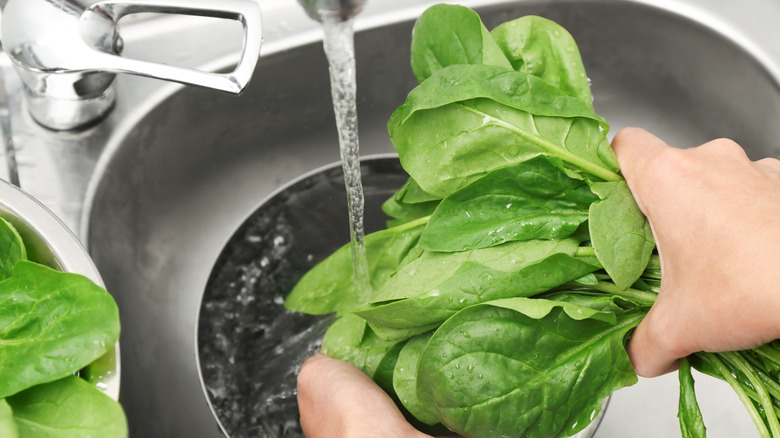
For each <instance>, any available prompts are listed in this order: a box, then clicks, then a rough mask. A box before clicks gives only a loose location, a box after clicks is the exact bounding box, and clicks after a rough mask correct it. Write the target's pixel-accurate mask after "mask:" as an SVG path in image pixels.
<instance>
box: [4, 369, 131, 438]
mask: <svg viewBox="0 0 780 438" xmlns="http://www.w3.org/2000/svg"><path fill="white" fill-rule="evenodd" d="M8 403H9V404H10V405H11V407H12V408H13V412H14V417H15V419H16V423H17V425H18V426H19V433H20V436H22V437H25V438H106V437H111V438H124V437H127V436H128V430H127V421H126V419H125V414H124V412H123V411H122V407H121V406H120V405H119V403H117V402H115V401H113V400H111V398H110V397H108V396H107V395H105V394H103V393H102V392H100V390H99V389H97V388H96V387H95V386H93V385H91V384H89V383H87V382H86V381H84V380H82V379H80V378H78V377H75V376H69V377H65V378H64V379H61V380H57V381H54V382H51V383H46V384H43V385H38V386H34V387H32V388H30V389H27V390H25V391H23V392H21V393H19V394H16V395H14V396H12V397H9V398H8Z"/></svg>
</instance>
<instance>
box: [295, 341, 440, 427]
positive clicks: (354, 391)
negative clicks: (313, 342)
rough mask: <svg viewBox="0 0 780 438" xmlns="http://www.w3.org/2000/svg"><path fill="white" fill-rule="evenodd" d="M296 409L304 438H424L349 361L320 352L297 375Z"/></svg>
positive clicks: (383, 393)
mask: <svg viewBox="0 0 780 438" xmlns="http://www.w3.org/2000/svg"><path fill="white" fill-rule="evenodd" d="M298 409H299V411H300V415H301V427H302V428H303V432H304V434H305V435H306V437H308V438H332V437H340V438H350V437H383V438H384V437H388V438H391V437H399V438H400V437H414V438H418V437H426V436H427V435H424V434H422V433H420V432H418V431H417V430H415V429H414V428H413V427H412V426H411V425H410V424H409V423H408V422H406V420H405V419H404V417H403V415H402V414H401V412H400V411H399V410H398V408H397V407H396V405H395V403H394V402H393V401H392V400H391V399H390V397H389V396H388V395H387V394H386V393H385V392H384V391H382V389H381V388H379V386H377V385H376V383H374V382H373V381H372V380H371V379H370V378H369V377H368V376H367V375H365V374H364V373H362V372H361V371H360V370H358V369H357V368H355V367H354V366H353V365H352V364H349V363H347V362H342V361H340V360H336V359H331V358H329V357H326V356H323V355H320V354H318V355H315V356H313V357H311V358H309V359H308V360H307V361H306V362H305V363H304V364H303V366H302V367H301V371H300V373H299V374H298Z"/></svg>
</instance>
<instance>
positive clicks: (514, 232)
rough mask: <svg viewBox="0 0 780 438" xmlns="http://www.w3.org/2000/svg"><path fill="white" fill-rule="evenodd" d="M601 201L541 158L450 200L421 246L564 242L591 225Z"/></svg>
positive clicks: (494, 174) (502, 170) (447, 248)
mask: <svg viewBox="0 0 780 438" xmlns="http://www.w3.org/2000/svg"><path fill="white" fill-rule="evenodd" d="M596 200H598V197H597V196H596V195H594V194H593V192H592V191H591V190H590V187H589V186H588V184H587V183H586V182H585V181H584V180H583V179H581V178H572V177H571V176H569V174H568V173H567V172H566V170H565V169H564V167H563V164H562V163H561V161H560V160H558V159H555V158H552V157H546V156H537V157H533V158H530V159H528V160H526V161H521V162H519V163H517V164H514V165H511V166H507V167H503V168H499V169H496V170H494V171H492V172H490V173H488V174H487V175H485V176H484V177H482V178H480V179H478V180H476V181H474V182H472V183H471V184H469V185H468V186H466V187H464V188H462V189H460V190H458V191H457V192H455V193H453V194H451V195H449V196H447V197H446V198H444V200H442V201H441V203H440V204H439V206H438V207H437V208H436V211H435V212H434V214H433V215H432V216H431V218H430V219H429V220H428V225H426V227H425V230H424V231H423V233H422V236H421V237H420V245H421V246H422V247H423V248H425V249H429V250H434V251H463V250H468V249H474V248H485V247H489V246H494V245H497V244H501V243H504V242H507V241H513V240H531V239H560V238H564V237H568V236H570V235H572V234H573V233H574V232H575V231H577V228H578V227H579V226H580V225H581V224H582V223H583V222H585V221H586V220H587V219H588V208H589V207H590V204H591V203H592V202H593V201H596Z"/></svg>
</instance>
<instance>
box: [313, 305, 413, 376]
mask: <svg viewBox="0 0 780 438" xmlns="http://www.w3.org/2000/svg"><path fill="white" fill-rule="evenodd" d="M398 342H399V341H384V340H382V339H380V338H379V337H378V336H376V334H374V332H373V331H371V329H369V328H367V327H366V322H365V320H363V319H361V318H359V317H357V316H355V315H351V314H345V315H344V316H342V317H341V318H339V319H338V320H336V322H334V323H333V325H331V326H330V327H329V328H328V331H327V332H325V338H324V339H323V341H322V353H323V354H325V355H326V356H328V357H332V358H334V359H339V360H343V361H345V362H349V363H351V364H352V365H355V367H357V368H358V369H359V370H360V371H363V372H364V373H366V374H367V375H368V376H369V377H371V378H373V377H374V375H375V373H376V371H377V369H378V368H379V365H380V364H381V362H382V360H383V359H384V357H385V356H386V355H387V354H388V353H389V352H390V351H391V350H392V348H393V347H394V346H395V345H396V344H398Z"/></svg>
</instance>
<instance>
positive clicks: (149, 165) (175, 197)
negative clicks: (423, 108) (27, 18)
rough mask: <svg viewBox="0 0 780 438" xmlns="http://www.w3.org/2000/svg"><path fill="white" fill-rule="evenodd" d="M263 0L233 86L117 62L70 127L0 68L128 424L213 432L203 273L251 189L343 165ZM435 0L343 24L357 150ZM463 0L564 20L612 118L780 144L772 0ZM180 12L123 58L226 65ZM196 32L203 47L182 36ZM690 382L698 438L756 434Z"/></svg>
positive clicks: (721, 392) (298, 41) (369, 147)
mask: <svg viewBox="0 0 780 438" xmlns="http://www.w3.org/2000/svg"><path fill="white" fill-rule="evenodd" d="M259 3H260V5H261V7H262V8H263V11H264V15H265V17H266V24H265V27H264V33H265V44H264V46H263V54H262V58H263V59H262V60H261V62H260V63H259V64H258V69H257V71H256V73H255V76H256V77H255V79H254V80H253V81H252V83H251V84H250V85H249V86H248V87H247V89H246V91H245V92H244V93H243V94H242V95H241V96H239V97H236V96H229V95H222V94H218V95H217V94H214V93H210V92H207V91H204V90H199V89H182V88H181V87H180V86H177V85H170V84H167V85H165V84H162V83H159V81H150V80H147V79H144V78H138V77H131V76H121V77H119V78H118V79H117V93H118V94H119V99H118V100H117V105H116V108H115V110H114V111H113V113H112V114H110V115H109V116H108V117H107V119H106V120H105V122H104V123H102V124H101V125H99V126H97V127H94V128H92V129H90V130H88V131H85V132H82V133H78V134H73V133H53V132H50V131H47V130H45V129H43V128H41V127H40V126H38V125H37V124H36V123H34V122H33V121H32V120H31V118H30V117H29V115H27V114H26V111H25V108H24V106H25V104H24V103H23V101H22V93H21V91H20V90H22V89H23V88H22V86H21V84H20V81H19V79H18V78H17V77H15V75H13V74H8V72H9V71H10V69H9V68H7V66H6V64H4V63H2V62H0V66H1V67H3V68H2V73H3V75H4V80H5V87H6V91H7V105H8V108H9V110H10V116H11V117H10V128H11V131H12V135H11V137H12V140H13V143H14V145H15V148H16V149H15V152H16V157H17V160H18V162H19V169H18V170H19V179H20V182H21V185H22V187H23V188H25V190H27V191H28V192H30V193H32V194H33V195H34V196H36V197H37V198H38V199H39V200H41V201H43V202H44V203H45V204H46V205H48V206H49V207H50V208H51V209H52V210H53V211H55V213H56V214H57V215H59V216H60V217H61V218H63V219H64V220H65V222H66V223H67V224H68V225H69V226H70V227H72V228H73V229H77V230H80V232H81V234H80V235H81V236H82V237H83V238H86V237H88V238H89V245H88V248H90V252H91V254H92V256H93V258H94V260H95V262H96V264H97V265H98V267H99V268H100V271H101V274H102V275H103V278H104V279H105V281H106V284H107V286H108V289H109V291H111V292H112V294H114V296H115V297H116V299H117V301H118V303H119V305H120V312H121V316H122V319H123V334H122V336H123V337H122V341H121V342H122V349H123V383H122V384H123V391H122V402H123V403H124V405H125V408H126V410H127V413H128V418H129V421H130V426H131V430H132V433H133V436H144V437H147V436H148V437H157V436H159V437H168V436H187V437H195V438H199V437H209V438H210V437H218V436H220V433H219V431H218V427H217V424H216V421H215V420H214V419H213V417H212V416H211V413H210V411H209V407H208V404H207V402H206V398H205V396H204V395H203V392H202V390H201V387H200V382H199V379H198V373H197V367H196V364H195V323H196V317H197V314H198V311H199V308H198V305H199V302H200V298H201V295H202V293H203V289H204V287H205V285H206V282H207V280H208V275H209V272H210V271H211V269H212V267H213V264H214V261H215V260H216V258H217V255H218V254H219V252H220V251H221V250H222V248H223V246H224V244H225V242H227V241H228V239H229V237H230V236H231V235H232V233H233V232H234V231H235V230H236V229H237V228H238V226H239V225H240V224H241V223H243V221H244V219H245V218H246V217H247V215H248V214H249V213H250V212H251V211H254V209H255V208H256V207H257V205H258V202H260V200H262V199H263V198H265V197H266V196H267V195H268V194H270V193H272V192H274V191H275V190H276V189H277V188H278V187H280V186H282V185H283V184H284V183H286V182H287V181H290V180H292V179H294V178H295V177H297V176H298V175H302V174H304V173H306V172H308V171H310V170H312V169H315V168H318V167H319V166H321V165H324V164H327V163H331V162H334V161H336V160H337V159H338V146H337V140H336V134H335V130H334V129H333V118H332V117H333V115H332V108H331V107H330V92H329V88H328V86H329V84H328V78H327V66H326V64H325V57H324V54H323V53H322V47H321V42H320V40H319V39H320V36H321V32H320V30H319V29H318V28H317V27H316V23H314V22H313V21H312V20H310V19H309V18H308V17H307V16H306V14H305V13H304V11H303V9H302V8H301V7H300V6H299V5H298V4H297V2H296V1H295V0H259ZM431 3H433V2H432V1H420V0H384V1H383V0H372V1H371V2H368V3H367V4H366V5H365V10H364V11H363V12H362V13H361V14H360V15H358V16H357V17H356V19H355V20H356V22H355V26H356V29H357V30H358V31H359V32H358V36H357V41H356V47H357V62H358V67H357V76H358V81H359V84H358V90H359V91H358V93H359V99H360V100H359V102H358V108H359V111H360V115H359V117H360V122H361V144H362V148H363V152H364V154H372V153H379V152H391V151H392V147H391V145H390V144H389V141H388V139H387V133H386V130H385V124H386V122H387V119H388V117H389V115H390V113H391V112H392V111H393V110H394V109H395V108H396V107H397V106H398V105H399V104H400V103H402V101H403V99H404V97H405V96H406V94H407V93H408V91H409V90H410V89H411V88H412V86H413V85H414V84H415V81H414V79H413V77H412V75H411V72H410V69H409V67H408V65H409V64H408V63H409V59H408V54H409V53H408V50H409V49H408V44H409V36H410V32H411V27H412V20H413V19H414V17H416V16H417V15H419V13H420V12H421V11H422V10H423V8H424V7H425V6H426V5H429V4H431ZM464 3H466V4H468V5H471V6H475V7H478V8H479V10H480V12H481V13H482V14H483V16H484V17H485V18H486V21H487V24H488V27H492V26H494V25H496V24H497V23H499V22H502V21H505V20H508V19H510V18H513V17H516V16H519V15H523V14H526V13H537V14H542V15H546V16H548V17H550V18H553V19H556V20H558V21H560V22H561V23H562V24H563V25H564V26H566V27H567V29H569V30H570V31H571V32H572V33H573V34H574V37H575V38H576V39H577V41H578V42H579V43H580V46H581V49H582V53H583V58H584V61H585V66H586V68H587V69H588V72H589V74H590V77H591V79H592V81H593V89H594V95H595V105H596V109H597V111H598V112H599V113H600V114H602V115H604V116H605V117H606V119H607V120H608V121H609V122H610V124H611V125H612V131H613V132H615V131H616V130H617V129H619V128H621V127H623V126H628V125H635V126H642V127H645V128H648V129H650V130H651V131H654V132H656V133H657V134H658V135H659V136H661V137H662V138H664V139H665V140H667V141H668V142H670V143H672V144H675V145H679V146H691V145H695V144H698V143H701V142H704V141H707V140H710V139H711V138H714V137H720V136H724V137H732V138H734V139H736V140H737V141H739V142H740V143H741V144H743V145H744V146H745V147H746V148H747V149H748V152H749V154H750V155H751V157H753V158H758V157H762V156H775V157H780V149H778V146H777V142H776V139H777V138H778V134H780V132H779V131H780V124H778V123H777V120H779V119H780V91H778V81H777V77H778V71H780V68H779V67H778V66H780V40H778V38H777V37H776V23H777V18H778V17H780V3H778V2H776V1H775V0H754V1H751V2H731V1H729V0H711V1H708V2H700V1H697V0H674V1H672V0H667V1H659V2H652V3H651V2H650V1H649V0H648V1H647V2H644V1H633V0H611V1H610V0H603V1H594V0H571V1H530V0H527V1H516V2H500V1H495V0H482V1H470V2H464ZM181 18H182V17H176V18H171V19H160V20H154V21H150V22H146V23H137V24H133V25H132V26H131V25H128V26H127V27H124V28H123V37H124V39H125V43H126V44H125V52H124V53H125V55H126V56H133V55H134V54H139V53H150V54H156V53H158V52H159V51H160V47H159V40H160V39H161V38H162V39H172V40H175V41H176V42H177V44H178V45H177V46H176V50H177V51H178V52H180V53H186V56H184V55H183V56H184V58H186V60H187V61H188V62H190V63H191V64H192V65H195V66H199V68H201V69H203V70H224V69H225V68H230V67H231V66H233V65H236V63H237V62H238V57H237V56H235V55H234V53H235V52H236V49H240V46H239V47H236V46H235V44H234V42H233V40H234V39H235V38H233V37H232V36H231V35H234V34H231V33H230V32H231V29H230V28H229V27H226V26H223V25H222V24H219V23H213V24H212V23H210V24H208V25H205V24H204V25H201V24H199V23H195V24H190V22H185V21H182V20H181ZM204 34H208V35H209V44H205V45H203V44H197V45H190V46H187V45H186V44H185V42H186V41H188V40H196V41H199V37H200V38H202V35H204ZM172 35H173V36H175V38H173V37H171V36H172ZM90 181H91V182H90ZM88 185H89V188H88V189H87V186H88ZM85 191H86V192H87V193H88V194H87V195H86V196H85ZM346 239H347V237H346V236H345V238H344V241H346ZM697 383H698V384H699V385H698V386H697V391H698V392H699V394H700V395H701V402H702V405H703V409H704V414H705V420H706V421H707V424H708V431H709V432H710V436H711V437H718V436H720V437H733V436H754V431H753V426H752V425H751V423H750V420H749V419H747V418H746V416H745V415H744V412H743V409H742V407H741V406H740V405H739V402H738V401H737V400H736V398H735V397H734V396H733V394H732V393H731V390H730V389H729V388H728V386H727V385H725V386H724V385H722V384H720V382H716V381H713V380H708V379H706V378H705V377H703V376H701V377H699V378H698V380H697ZM676 397H677V389H676V381H675V376H666V377H664V378H660V379H647V380H645V379H642V380H641V381H640V383H639V384H638V385H635V386H634V387H631V388H627V389H625V390H621V391H618V392H617V393H616V394H615V395H614V396H613V398H612V403H611V404H610V407H609V409H608V411H607V413H606V415H605V417H604V420H603V422H602V424H601V426H600V428H599V431H598V432H597V434H596V435H595V436H596V437H604V438H607V437H617V436H627V433H626V431H627V430H630V431H631V432H630V434H628V435H630V436H632V437H637V438H644V437H657V436H675V435H677V434H678V433H679V432H678V430H677V427H678V426H677V424H676V417H675V414H676Z"/></svg>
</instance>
